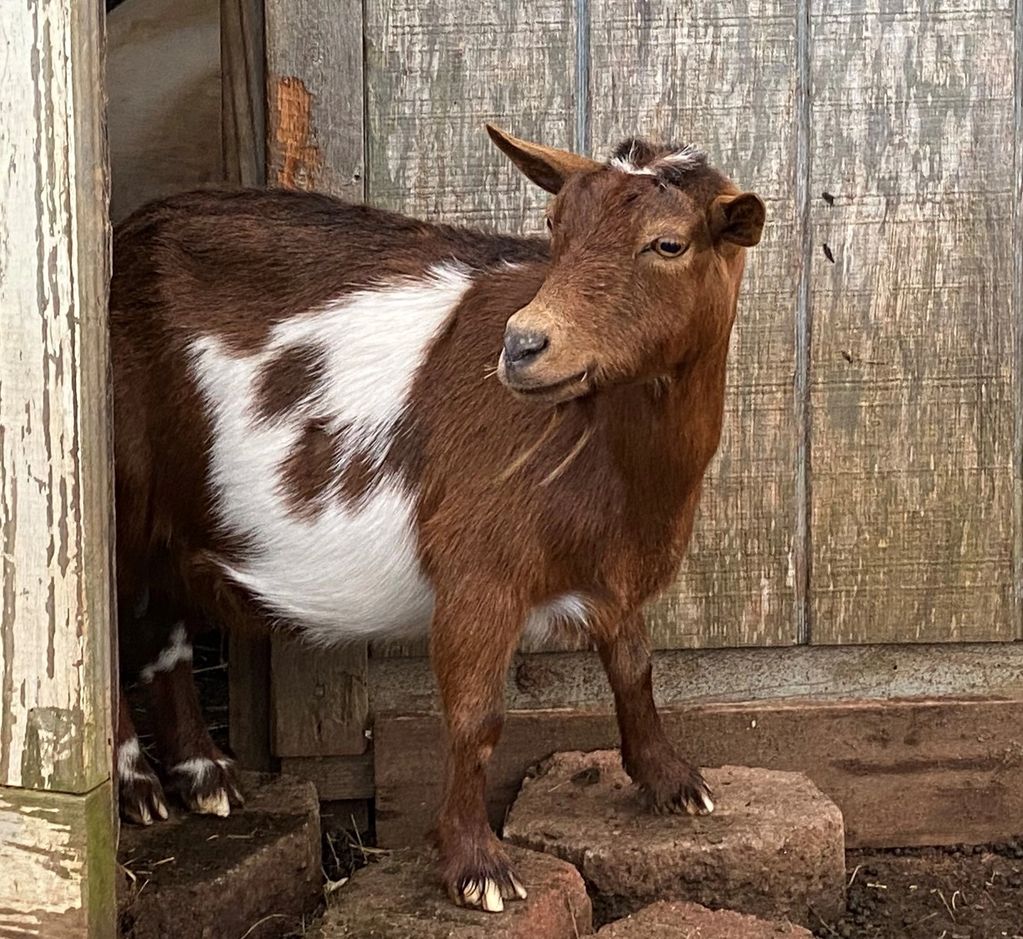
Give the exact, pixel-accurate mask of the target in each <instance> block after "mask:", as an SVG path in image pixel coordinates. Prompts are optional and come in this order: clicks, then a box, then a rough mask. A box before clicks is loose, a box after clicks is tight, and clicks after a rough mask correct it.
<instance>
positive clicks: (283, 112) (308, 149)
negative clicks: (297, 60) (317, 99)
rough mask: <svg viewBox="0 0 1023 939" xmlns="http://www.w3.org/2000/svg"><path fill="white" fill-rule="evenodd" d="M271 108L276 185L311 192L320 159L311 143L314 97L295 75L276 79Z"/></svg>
mask: <svg viewBox="0 0 1023 939" xmlns="http://www.w3.org/2000/svg"><path fill="white" fill-rule="evenodd" d="M275 87H276V95H275V100H274V109H275V111H276V116H277V119H276V121H275V122H274V126H275V133H274V143H275V145H276V147H277V150H278V153H277V158H276V160H275V161H274V162H275V165H276V166H277V168H278V169H277V184H278V185H279V186H285V187H287V188H289V189H314V188H315V186H316V177H317V174H318V173H319V171H320V169H321V168H322V166H323V157H322V155H321V153H320V150H319V148H318V147H317V146H316V144H315V143H314V133H313V122H312V110H313V96H312V95H311V94H310V92H309V90H308V89H307V88H306V86H305V82H303V81H302V79H300V78H296V77H294V76H291V75H289V76H285V77H283V78H279V79H278V80H277V84H276V86H275Z"/></svg>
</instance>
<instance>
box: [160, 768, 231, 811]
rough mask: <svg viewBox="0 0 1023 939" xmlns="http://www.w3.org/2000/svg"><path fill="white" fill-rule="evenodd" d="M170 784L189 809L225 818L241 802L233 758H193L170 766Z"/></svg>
mask: <svg viewBox="0 0 1023 939" xmlns="http://www.w3.org/2000/svg"><path fill="white" fill-rule="evenodd" d="M168 776H169V785H170V786H171V787H172V789H173V791H174V792H175V793H176V794H177V795H178V797H179V798H180V799H181V801H182V802H184V804H185V806H186V807H187V808H188V811H190V812H194V813H195V814H196V815H219V816H221V817H222V818H226V817H227V816H228V815H230V814H231V808H232V806H233V807H237V806H240V805H244V803H245V800H244V799H243V798H242V794H241V789H240V788H239V786H238V778H237V775H236V773H235V768H234V761H233V760H228V759H226V758H224V757H220V758H217V759H211V758H209V757H205V756H201V757H193V758H192V759H189V760H183V761H182V762H180V763H175V764H174V766H172V767H171V769H170V772H169V774H168Z"/></svg>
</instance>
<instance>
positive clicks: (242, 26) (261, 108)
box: [220, 0, 266, 186]
mask: <svg viewBox="0 0 1023 939" xmlns="http://www.w3.org/2000/svg"><path fill="white" fill-rule="evenodd" d="M220 80H221V86H220V87H221V99H220V119H221V140H222V141H223V152H224V178H225V179H226V180H227V181H228V182H230V183H234V184H235V185H238V186H262V185H263V184H264V182H265V181H266V51H265V47H264V44H263V0H220Z"/></svg>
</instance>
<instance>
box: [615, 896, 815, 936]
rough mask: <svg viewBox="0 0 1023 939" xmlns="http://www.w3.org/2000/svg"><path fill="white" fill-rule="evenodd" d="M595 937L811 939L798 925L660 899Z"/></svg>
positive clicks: (809, 933) (808, 933)
mask: <svg viewBox="0 0 1023 939" xmlns="http://www.w3.org/2000/svg"><path fill="white" fill-rule="evenodd" d="M597 939H813V933H811V932H810V931H809V930H808V929H803V927H802V926H796V925H794V924H793V923H789V922H780V921H779V920H772V921H770V922H769V921H768V920H766V919H759V918H758V917H755V916H748V915H747V914H745V913H735V912H733V911H732V910H708V909H707V907H705V906H700V905H699V904H698V903H688V902H679V901H667V900H662V901H660V902H658V903H652V904H651V905H650V906H645V907H643V909H641V910H640V911H639V912H638V913H633V914H632V915H631V916H626V917H625V918H624V919H619V920H616V921H615V922H613V923H611V924H610V925H607V926H605V927H604V928H603V929H601V930H600V931H599V932H598V933H597Z"/></svg>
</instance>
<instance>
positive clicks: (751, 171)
mask: <svg viewBox="0 0 1023 939" xmlns="http://www.w3.org/2000/svg"><path fill="white" fill-rule="evenodd" d="M591 10H592V24H591V28H590V45H591V50H592V62H591V67H590V75H591V83H592V93H591V96H590V101H591V109H592V116H591V120H590V124H591V136H592V139H593V142H594V145H595V147H596V148H597V149H598V150H599V151H600V152H599V153H598V154H597V155H598V156H602V155H604V153H605V152H606V148H609V147H611V146H613V145H614V143H615V142H617V141H618V140H620V139H623V138H625V137H629V136H632V135H634V134H636V133H640V134H645V135H650V136H655V137H657V136H659V137H661V138H662V139H667V140H675V141H679V142H682V143H687V142H692V143H695V144H696V145H698V146H701V147H704V148H705V149H706V150H707V151H708V152H709V153H710V154H711V155H712V159H713V160H714V162H715V163H717V164H719V165H720V166H722V167H723V168H724V169H725V170H726V171H727V172H728V173H730V174H731V175H732V176H733V178H734V179H735V180H736V182H738V183H739V184H740V185H742V186H745V187H748V188H751V189H754V190H756V191H757V192H759V193H760V194H762V195H763V196H764V198H765V201H766V202H767V206H768V218H769V220H770V221H769V224H768V226H767V229H766V233H765V238H764V241H763V242H762V243H761V244H760V245H759V246H758V247H757V248H756V249H755V250H753V251H751V252H750V254H749V262H748V269H747V273H746V280H745V285H744V288H743V297H742V303H741V307H740V310H739V315H738V319H737V321H736V328H735V333H734V338H733V342H732V352H731V369H730V373H729V388H728V399H727V400H728V414H727V417H726V421H725V430H724V437H723V439H722V441H721V448H720V450H719V452H718V455H717V457H716V459H715V461H714V463H713V464H712V466H711V469H710V472H709V473H708V476H707V481H706V486H705V489H704V496H703V500H702V502H701V506H700V514H699V518H698V521H697V527H696V530H695V532H694V537H693V541H692V546H691V548H690V551H689V554H688V556H687V559H686V561H685V564H684V565H683V569H682V573H681V576H680V578H679V581H678V583H677V584H676V586H675V587H674V588H673V589H671V590H669V591H668V592H667V594H666V595H665V596H664V597H663V599H662V600H661V601H660V602H659V603H658V604H657V605H655V606H654V608H653V609H652V610H651V612H650V616H649V623H650V629H651V634H652V636H653V639H654V642H655V644H656V645H657V646H659V647H662V648H668V647H683V646H722V645H727V646H735V645H771V644H778V643H782V644H784V643H791V642H793V641H795V639H796V638H797V637H796V633H795V623H796V619H795V617H794V615H793V605H794V603H795V602H796V597H795V586H796V581H795V579H794V577H793V571H792V570H791V569H790V564H791V560H790V559H791V557H792V552H793V532H794V523H795V519H796V509H795V498H794V495H795V494H794V479H795V455H796V438H795V432H796V428H795V422H794V420H793V385H792V375H793V370H794V356H795V347H794V336H795V329H794V321H795V319H794V318H795V306H796V304H795V297H796V278H797V274H798V264H797V260H796V255H795V254H794V252H793V246H794V245H796V244H798V240H799V229H798V221H799V220H798V218H797V215H796V200H795V192H794V176H793V173H792V167H793V165H794V163H795V159H796V148H797V126H796V115H795V111H794V107H793V102H794V99H795V88H796V76H797V73H796V69H795V67H794V63H795V62H796V60H797V48H796V4H795V2H794V0H760V2H756V3H752V4H748V5H747V4H744V5H740V6H738V7H736V6H733V5H731V4H712V3H700V2H697V0H684V2H677V0H654V2H652V3H644V4H621V3H616V2H614V0H594V2H592V3H591Z"/></svg>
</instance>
